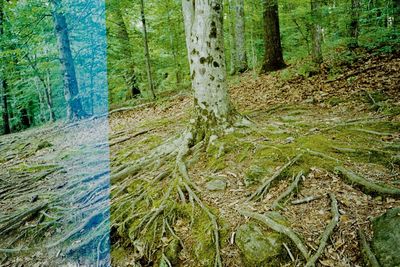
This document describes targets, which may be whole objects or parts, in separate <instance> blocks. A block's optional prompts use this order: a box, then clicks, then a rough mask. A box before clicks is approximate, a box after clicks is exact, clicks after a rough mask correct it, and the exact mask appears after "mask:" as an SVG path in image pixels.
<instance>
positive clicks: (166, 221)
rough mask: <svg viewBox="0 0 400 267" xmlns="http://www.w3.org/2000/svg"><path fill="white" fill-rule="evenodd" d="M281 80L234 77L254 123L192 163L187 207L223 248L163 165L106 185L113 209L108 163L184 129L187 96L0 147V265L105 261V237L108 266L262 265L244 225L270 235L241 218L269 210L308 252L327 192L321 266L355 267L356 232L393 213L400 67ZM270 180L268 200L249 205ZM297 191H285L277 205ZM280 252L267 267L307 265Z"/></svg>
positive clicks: (31, 134) (241, 105) (9, 140)
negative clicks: (249, 250) (241, 232)
mask: <svg viewBox="0 0 400 267" xmlns="http://www.w3.org/2000/svg"><path fill="white" fill-rule="evenodd" d="M288 71H290V67H289V69H288V70H284V71H280V72H277V73H274V74H272V75H266V76H260V77H256V76H254V73H252V72H248V73H245V74H243V75H241V76H240V77H239V78H235V79H234V80H232V81H231V82H230V83H231V86H230V93H231V98H232V101H233V102H234V104H235V107H236V108H237V109H238V111H239V112H240V113H241V114H243V115H244V116H246V117H247V118H248V119H249V120H250V121H251V122H252V123H253V124H252V125H251V126H249V127H243V128H238V129H235V131H233V132H232V133H228V134H227V135H226V136H224V137H222V138H220V139H217V140H215V141H214V142H213V144H212V145H210V146H209V147H208V148H207V150H206V151H204V152H205V153H201V154H199V155H194V156H193V160H192V161H191V162H192V163H191V164H190V165H189V166H188V172H189V176H190V179H191V181H192V182H193V188H195V189H196V192H195V196H198V198H199V201H201V203H203V204H204V205H205V207H206V209H207V210H208V211H210V212H211V213H212V214H214V215H215V216H216V218H217V223H218V230H219V239H220V242H219V243H220V247H218V246H217V248H216V246H215V242H214V241H215V236H213V225H212V223H211V222H210V220H209V218H210V216H208V215H207V212H206V211H205V210H206V209H203V208H199V206H198V205H197V204H196V205H195V203H196V202H197V203H200V202H199V201H198V200H196V199H194V198H195V197H194V196H193V195H192V194H191V193H190V192H188V191H187V190H185V188H182V190H181V191H178V192H173V194H171V196H170V195H169V194H170V193H171V192H169V189H170V184H171V183H174V180H172V179H170V178H168V177H167V176H168V175H163V174H164V173H166V172H167V171H168V170H169V168H171V166H169V165H162V164H161V163H160V164H159V165H157V164H155V165H154V166H153V168H152V169H150V170H148V171H147V172H146V173H145V174H143V175H141V176H139V177H134V179H124V180H122V181H117V182H115V181H113V183H112V186H111V196H112V197H111V202H108V201H107V196H108V192H109V190H108V188H107V183H108V180H107V179H108V178H107V177H108V176H107V168H108V160H110V166H111V173H115V172H117V171H119V170H121V169H123V168H124V167H126V166H129V164H130V163H131V162H134V161H135V160H138V159H140V158H141V157H143V156H145V155H146V154H148V153H150V151H152V150H153V149H155V148H156V147H158V146H159V145H160V144H162V143H163V142H164V141H165V140H167V139H171V138H172V137H174V136H177V135H179V134H180V133H181V132H183V131H184V129H185V128H186V127H187V125H188V123H189V120H190V117H191V107H192V98H191V94H190V92H183V93H182V92H181V93H173V94H171V95H170V96H169V97H167V98H165V99H161V100H158V101H157V102H154V103H145V104H141V105H139V106H136V107H126V108H122V109H119V110H114V111H112V112H111V113H110V115H109V121H108V125H107V120H106V119H105V118H93V119H90V120H86V121H84V122H82V123H79V124H78V123H75V124H69V125H61V124H57V125H49V126H46V127H42V128H37V129H31V130H28V131H26V132H23V133H17V134H12V135H9V136H3V137H1V138H0V151H1V154H0V155H1V156H0V169H1V170H2V171H1V175H0V180H1V185H0V209H1V210H2V211H3V210H4V211H6V214H1V215H0V216H1V217H0V233H1V236H2V239H1V240H0V262H1V264H0V265H1V266H23V265H24V266H34V263H36V262H38V261H40V262H43V260H44V261H46V263H47V264H46V263H43V264H44V266H48V265H49V266H51V265H54V266H58V265H57V264H59V263H60V262H65V256H66V255H67V254H68V253H72V252H73V251H80V250H81V251H82V249H85V251H90V250H93V251H94V254H96V253H97V255H98V258H99V259H100V258H101V257H100V256H99V255H100V254H102V253H103V252H102V249H101V247H104V248H105V247H106V241H104V240H106V239H107V237H105V236H103V235H102V234H103V233H105V230H104V229H105V228H107V227H111V250H112V253H111V260H112V263H113V265H115V266H153V265H154V266H168V264H169V263H170V264H171V265H173V266H213V263H214V259H215V256H216V253H218V252H216V250H220V253H221V257H222V262H223V265H224V266H256V265H255V264H254V263H251V259H248V258H247V259H246V256H247V257H248V255H243V254H244V253H243V251H241V249H239V247H240V246H241V245H240V241H238V238H239V237H238V236H237V235H238V228H240V227H241V225H243V224H246V223H248V222H249V221H251V222H252V223H254V225H256V227H257V228H259V229H260V231H261V232H262V233H264V234H265V235H268V233H269V232H270V230H269V229H268V227H266V225H264V224H262V223H260V222H258V221H256V220H254V219H252V218H249V217H247V216H242V215H243V214H242V213H241V211H242V210H248V211H252V212H255V213H259V214H262V213H265V212H269V211H272V210H274V211H275V213H273V214H274V216H276V217H279V219H277V220H278V221H281V222H282V224H284V225H286V226H288V227H290V228H291V229H292V230H293V231H294V232H295V233H297V234H298V236H299V237H300V238H301V239H302V240H303V242H304V244H305V245H306V247H307V248H308V250H309V251H311V252H314V251H316V250H317V248H318V246H319V237H320V235H321V234H322V233H323V232H324V229H325V227H326V226H327V224H328V223H329V221H330V220H331V218H332V214H331V200H330V198H329V196H328V194H329V193H333V194H334V195H335V196H336V199H337V201H338V207H339V213H340V221H339V224H338V226H337V227H336V228H335V230H334V232H333V234H332V236H331V238H330V239H329V241H328V244H327V246H326V249H325V250H324V253H323V254H322V256H321V257H320V259H319V262H318V263H317V266H356V265H359V266H363V263H362V257H361V252H360V246H359V241H358V235H357V231H358V229H363V230H364V231H365V232H366V234H367V237H370V236H371V219H372V218H373V217H376V216H378V215H381V214H382V213H384V212H385V211H386V210H388V209H389V208H392V207H396V206H397V207H398V206H400V199H399V198H398V196H399V195H400V194H399V193H398V192H397V191H396V188H397V190H400V88H399V84H400V60H399V58H398V57H397V56H395V55H392V56H381V57H378V56H369V57H367V58H362V59H360V60H359V61H357V62H355V63H353V64H352V65H348V66H342V67H341V74H340V73H339V74H338V75H336V76H335V77H328V76H327V75H325V74H324V73H325V71H326V70H325V71H323V73H322V74H319V75H315V76H312V77H310V78H304V77H302V76H298V75H294V76H293V75H290V77H289V76H288V75H287V73H288ZM108 128H109V139H108V140H104V136H105V135H104V133H105V132H107V130H108ZM107 142H108V145H109V151H108V147H107ZM288 163H290V164H288ZM171 164H172V163H171ZM282 166H285V167H282ZM339 166H341V168H337V167H339ZM172 168H173V167H172ZM343 168H344V169H345V170H351V171H353V172H354V173H357V174H358V175H359V176H362V177H364V178H365V179H366V181H367V182H368V181H369V182H372V183H377V182H382V183H384V184H385V185H387V186H390V187H391V188H392V189H393V190H394V192H395V193H394V194H392V196H380V194H379V193H377V192H374V190H371V188H367V189H365V188H364V187H362V186H361V187H360V186H357V184H356V183H354V182H349V180H348V179H345V175H343ZM340 170H342V171H340ZM300 172H302V174H301V173H300ZM299 173H300V175H298V174H299ZM274 176H276V177H275V178H276V179H274V180H273V181H271V183H270V184H268V189H267V190H266V192H263V194H262V195H261V197H258V196H257V198H256V199H254V198H252V196H253V197H254V196H255V195H254V194H255V192H257V190H259V189H260V186H262V185H265V182H266V181H268V178H270V177H274ZM296 176H297V177H298V178H299V179H297V180H295V177H296ZM293 183H296V185H297V186H296V187H295V188H294V190H293V192H292V194H291V195H290V196H287V197H285V198H282V199H281V201H280V202H279V203H278V202H277V201H276V200H277V199H278V198H279V197H280V196H281V194H282V193H283V192H285V190H287V188H288V187H289V186H290V185H291V184H293ZM396 192H397V193H396ZM399 192H400V191H399ZM396 194H397V198H396ZM165 196H168V198H167V197H165ZM164 197H165V198H164ZM306 198H308V201H307V202H306V201H305V199H306ZM164 200H165V201H164ZM299 202H301V203H299ZM109 203H111V222H108V223H97V224H93V222H94V221H96V222H100V221H102V218H107V212H108V210H107V205H108V204H109ZM160 207H162V209H161V208H160ZM277 212H279V214H278V213H277ZM281 216H283V217H281ZM80 218H88V219H85V221H80ZM91 223H92V224H93V225H95V226H93V227H89V226H88V225H89V224H91ZM99 236H100V237H101V238H97V239H94V237H99ZM3 237H4V238H3ZM103 237H104V238H103ZM93 240H97V241H96V242H97V243H96V244H92V243H93V242H92V241H93ZM102 242H104V244H103V243H102ZM238 242H239V243H238ZM284 243H285V245H287V246H286V249H284V253H283V254H282V253H281V256H280V258H279V263H271V264H270V265H265V266H275V265H273V264H276V266H279V265H281V266H302V265H303V263H304V261H303V258H302V256H301V253H300V252H299V251H298V250H297V248H296V246H295V245H293V244H291V241H290V240H285V241H284ZM60 244H62V246H60ZM42 247H44V248H45V249H42ZM67 247H68V249H67ZM85 247H86V248H85ZM87 247H89V248H87ZM285 253H286V254H285ZM89 254H90V253H89ZM282 255H284V256H282ZM285 255H286V256H285ZM165 258H167V259H165ZM99 261H100V260H99ZM27 262H28V264H27ZM167 262H168V264H167ZM81 263H82V264H84V262H81ZM98 263H99V262H98ZM163 264H164V265H163ZM37 266H41V265H40V264H39V265H37Z"/></svg>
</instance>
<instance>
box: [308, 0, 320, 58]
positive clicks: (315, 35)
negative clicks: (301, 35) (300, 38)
mask: <svg viewBox="0 0 400 267" xmlns="http://www.w3.org/2000/svg"><path fill="white" fill-rule="evenodd" d="M321 6H322V4H321V2H320V0H311V16H312V19H313V25H312V30H311V33H312V50H311V56H312V59H313V61H314V63H316V64H321V63H322V62H323V57H322V48H321V45H322V27H321V25H320V21H321V19H322V16H321Z"/></svg>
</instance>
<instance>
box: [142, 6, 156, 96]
mask: <svg viewBox="0 0 400 267" xmlns="http://www.w3.org/2000/svg"><path fill="white" fill-rule="evenodd" d="M140 13H141V16H142V25H143V35H144V36H143V37H144V38H143V42H144V54H145V57H146V70H147V79H148V82H149V93H150V96H151V98H153V99H155V98H156V95H155V93H154V82H153V77H152V73H151V61H150V51H149V40H148V37H147V28H146V17H145V14H144V0H141V1H140Z"/></svg>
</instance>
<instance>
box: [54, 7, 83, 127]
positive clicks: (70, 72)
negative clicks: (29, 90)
mask: <svg viewBox="0 0 400 267" xmlns="http://www.w3.org/2000/svg"><path fill="white" fill-rule="evenodd" d="M52 3H53V11H52V16H53V20H54V26H55V31H56V35H57V41H58V48H59V50H60V62H61V69H62V72H63V74H64V96H65V100H66V102H67V118H68V119H69V120H75V119H81V118H84V117H86V116H87V115H86V113H85V111H84V110H83V107H82V103H81V99H80V97H79V87H78V81H77V78H76V72H75V64H74V59H73V57H72V52H71V44H70V40H69V33H68V25H67V21H66V19H65V16H64V14H63V13H62V11H61V8H62V4H61V0H52Z"/></svg>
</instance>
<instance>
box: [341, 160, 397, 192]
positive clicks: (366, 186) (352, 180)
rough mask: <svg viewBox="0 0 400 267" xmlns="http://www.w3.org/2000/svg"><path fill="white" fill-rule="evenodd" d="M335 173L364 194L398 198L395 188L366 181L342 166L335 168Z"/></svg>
mask: <svg viewBox="0 0 400 267" xmlns="http://www.w3.org/2000/svg"><path fill="white" fill-rule="evenodd" d="M335 171H336V172H338V173H339V174H340V175H341V176H342V177H343V178H344V179H345V181H346V182H347V183H349V184H351V185H356V186H357V187H359V188H360V189H361V190H362V191H363V192H364V193H366V194H372V195H382V196H392V197H400V189H398V188H396V187H392V186H389V185H385V184H381V183H379V184H378V183H374V182H371V181H368V180H366V179H365V178H363V177H361V176H359V175H357V174H355V173H354V172H352V171H350V170H347V169H346V168H344V167H342V166H338V167H336V168H335Z"/></svg>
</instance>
